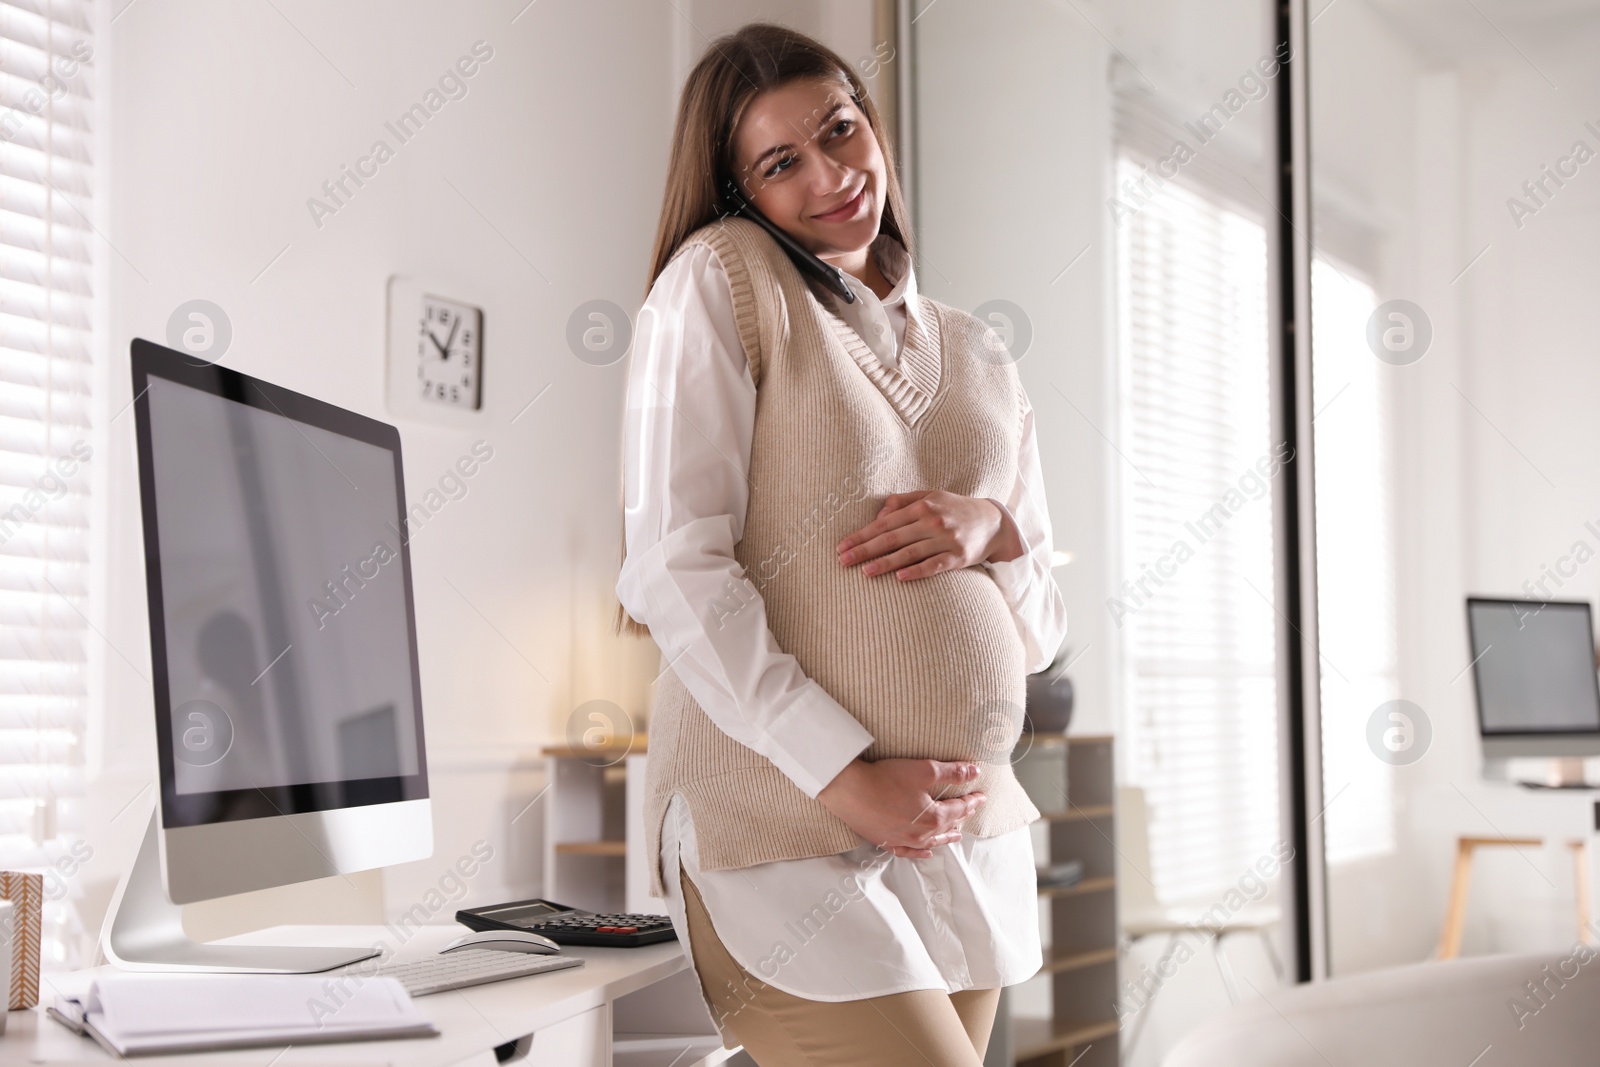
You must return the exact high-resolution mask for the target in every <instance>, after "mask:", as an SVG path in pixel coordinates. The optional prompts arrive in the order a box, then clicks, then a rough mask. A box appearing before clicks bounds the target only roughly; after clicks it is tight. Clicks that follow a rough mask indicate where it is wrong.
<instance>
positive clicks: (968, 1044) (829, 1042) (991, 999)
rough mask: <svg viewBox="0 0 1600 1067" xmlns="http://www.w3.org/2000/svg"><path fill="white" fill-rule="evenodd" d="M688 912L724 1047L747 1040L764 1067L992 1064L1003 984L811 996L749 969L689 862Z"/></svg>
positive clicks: (684, 877) (685, 882) (683, 880)
mask: <svg viewBox="0 0 1600 1067" xmlns="http://www.w3.org/2000/svg"><path fill="white" fill-rule="evenodd" d="M678 874H679V879H680V884H681V885H682V886H683V903H684V911H685V912H686V913H687V916H688V921H689V940H690V947H691V950H692V956H691V958H692V959H693V960H694V964H695V970H696V972H697V973H698V974H699V977H700V988H701V990H702V991H704V993H705V996H706V1001H707V1002H708V1003H710V1005H711V1007H712V1011H713V1014H714V1015H715V1016H717V1019H716V1021H717V1025H718V1027H719V1029H720V1030H721V1031H722V1035H723V1039H724V1047H725V1048H732V1047H733V1046H734V1043H735V1042H737V1043H738V1044H742V1045H743V1046H744V1048H745V1051H746V1052H748V1053H749V1054H750V1055H751V1057H752V1058H754V1059H755V1061H756V1062H757V1063H758V1064H760V1065H761V1067H857V1065H861V1067H886V1065H897V1064H908V1065H916V1067H982V1064H983V1053H984V1050H985V1049H987V1048H988V1046H989V1031H990V1029H991V1028H992V1027H993V1026H994V1016H995V1008H996V1007H997V1006H998V1004H999V1001H1000V990H998V989H965V990H962V991H961V992H959V993H946V992H945V991H943V990H941V989H913V990H911V991H910V992H907V993H891V994H889V995H887V996H882V997H868V998H866V999H863V1000H843V1001H821V1000H806V999H805V998H803V997H797V996H795V995H793V994H792V993H786V992H784V991H783V990H781V989H778V988H776V987H775V986H770V985H768V984H767V983H765V982H763V981H762V980H761V979H759V978H757V977H756V976H755V975H753V974H751V973H750V972H749V971H747V970H745V969H744V968H743V967H741V966H740V965H739V961H738V960H735V959H734V958H733V956H732V955H731V954H729V952H728V950H727V948H726V947H725V946H724V945H723V944H722V940H721V939H720V938H719V937H718V936H717V932H716V930H714V929H712V926H711V916H710V915H709V914H707V912H706V906H705V902H704V901H702V900H701V899H700V891H699V890H698V889H696V888H695V884H694V882H693V881H692V880H691V879H690V878H689V876H688V874H686V873H685V872H684V870H683V868H682V867H679V868H678Z"/></svg>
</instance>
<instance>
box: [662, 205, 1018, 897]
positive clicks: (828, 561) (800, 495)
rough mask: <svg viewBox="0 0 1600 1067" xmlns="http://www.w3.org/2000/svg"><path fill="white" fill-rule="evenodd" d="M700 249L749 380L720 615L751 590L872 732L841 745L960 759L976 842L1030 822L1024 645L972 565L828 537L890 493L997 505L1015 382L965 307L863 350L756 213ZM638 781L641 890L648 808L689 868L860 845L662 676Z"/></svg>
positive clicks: (709, 614) (1011, 473)
mask: <svg viewBox="0 0 1600 1067" xmlns="http://www.w3.org/2000/svg"><path fill="white" fill-rule="evenodd" d="M699 243H705V244H708V245H710V246H711V248H712V249H713V250H715V252H716V254H717V258H718V259H719V260H720V261H721V263H722V266H723V268H724V270H725V271H726V273H727V276H728V282H729V286H730V288H731V291H732V296H733V311H734V317H735V319H736V320H737V324H738V330H739V337H740V340H741V342H742V343H743V346H744V350H745V357H746V359H747V360H748V361H749V366H750V371H751V377H752V379H753V380H754V381H755V383H756V387H757V389H756V415H755V426H754V437H753V440H752V443H751V448H750V490H749V493H750V495H749V502H748V508H747V510H746V513H745V521H744V533H743V536H742V537H741V539H740V541H739V543H738V544H737V545H735V546H734V556H735V558H736V559H737V560H738V562H739V564H740V566H741V568H742V570H743V577H742V580H741V581H739V582H730V583H729V585H730V588H729V589H727V591H726V595H725V596H724V597H722V598H721V600H719V601H718V602H716V603H710V604H705V605H698V607H700V609H701V610H702V612H703V617H704V618H705V621H706V623H707V624H708V625H710V626H718V625H724V624H725V623H726V620H727V619H728V618H729V617H731V616H732V615H735V614H737V613H738V612H739V611H740V610H742V609H744V608H745V607H746V606H747V605H748V604H749V603H750V601H751V600H752V599H753V597H752V593H753V592H754V593H759V594H760V598H761V600H762V601H763V602H764V604H765V606H766V613H767V622H768V625H769V627H770V628H771V630H772V634H773V637H774V638H775V639H776V641H777V644H778V647H779V648H780V649H782V650H783V651H784V652H786V653H789V654H790V655H792V656H794V658H795V660H796V661H797V662H798V663H799V665H800V667H801V669H802V670H804V671H805V672H806V675H807V676H808V677H810V678H811V679H813V680H815V681H816V682H817V683H819V684H820V685H821V686H822V688H823V690H824V691H826V692H827V693H828V694H829V695H830V696H832V697H833V698H834V699H835V700H837V701H838V702H839V703H840V704H841V705H843V706H844V708H845V709H847V710H848V711H850V712H851V714H853V715H854V716H855V717H856V718H857V719H858V720H860V722H861V723H862V725H863V726H864V727H865V728H866V729H867V730H868V731H869V732H870V733H871V734H872V736H873V738H874V740H873V742H872V744H871V745H869V746H868V747H867V748H866V750H865V751H863V752H862V753H861V755H862V758H864V759H867V760H878V759H884V758H888V757H896V756H904V757H913V758H922V759H937V760H968V761H973V762H976V763H977V764H978V766H979V768H980V773H979V775H978V777H977V778H976V779H974V780H973V781H971V782H969V783H965V784H964V785H963V786H957V787H954V788H953V789H951V790H950V792H948V793H947V794H945V795H946V796H959V795H962V794H964V793H966V792H967V791H969V790H982V791H983V792H984V793H986V794H987V796H988V800H987V801H986V803H984V804H983V805H982V806H980V807H979V808H978V810H977V812H976V813H974V814H973V815H971V816H969V817H968V818H967V820H966V821H965V822H964V823H963V824H962V825H961V830H962V832H963V833H964V834H971V835H973V836H976V837H992V836H996V835H999V834H1003V833H1007V832H1009V831H1012V830H1015V829H1017V828H1018V827H1021V826H1025V825H1027V824H1028V823H1031V822H1033V821H1034V820H1035V819H1038V818H1040V813H1039V809H1038V808H1036V807H1035V806H1034V805H1033V803H1032V802H1031V801H1030V800H1029V798H1028V796H1027V794H1026V793H1025V792H1024V791H1023V789H1022V787H1021V785H1020V784H1019V783H1018V782H1017V779H1016V776H1015V774H1014V773H1013V771H1012V766H1011V755H1012V750H1013V747H1014V746H1015V744H1016V742H1017V740H1018V738H1019V736H1020V735H1021V732H1022V721H1023V715H1022V712H1023V702H1024V699H1025V692H1026V689H1025V675H1026V668H1025V651H1024V648H1023V645H1022V639H1021V637H1020V635H1019V634H1018V633H1017V629H1016V624H1015V622H1014V620H1013V617H1012V615H1011V610H1010V608H1009V606H1008V605H1007V603H1006V601H1005V598H1004V597H1003V596H1002V595H1001V592H1000V588H999V586H997V585H996V584H995V582H994V580H993V579H992V578H991V577H990V576H989V574H988V572H987V571H985V570H984V569H983V568H982V567H981V566H978V565H973V566H970V567H966V568H963V569H960V570H954V571H944V572H942V573H939V574H935V575H932V576H930V577H925V578H917V579H912V580H909V581H902V580H900V579H899V578H896V577H895V576H894V574H893V573H884V574H877V575H871V576H868V575H863V574H862V573H861V565H860V564H856V565H854V566H850V567H846V566H843V565H841V564H840V563H839V561H838V553H837V552H836V551H835V546H836V545H837V544H838V543H839V541H840V540H842V539H843V538H844V536H845V535H846V534H848V533H850V532H852V531H854V530H857V529H859V528H861V527H862V526H865V525H866V524H867V523H869V522H871V521H872V519H873V518H874V517H876V515H877V513H878V511H879V509H880V508H882V507H883V503H884V500H885V498H886V497H888V496H889V495H890V494H892V493H904V492H913V491H916V490H922V489H944V490H947V491H949V492H952V493H959V494H962V495H964V496H975V497H994V498H996V499H1000V500H1004V499H1006V498H1007V497H1008V496H1009V494H1010V492H1011V489H1012V487H1013V485H1014V483H1015V480H1016V476H1017V452H1018V449H1019V448H1020V445H1021V435H1022V412H1023V408H1022V399H1023V393H1022V387H1021V384H1020V380H1019V379H1018V377H1017V373H1016V368H1015V367H1014V366H1012V365H1011V363H1010V361H1009V360H1006V359H999V358H996V357H995V354H994V350H993V349H992V348H991V347H990V346H991V345H992V344H993V337H992V335H990V334H988V332H987V330H986V327H985V326H984V324H983V323H982V322H980V321H979V320H978V319H976V318H974V317H973V316H971V315H969V314H967V313H966V312H964V311H960V310H958V309H956V308H952V307H949V306H947V305H945V304H942V303H939V302H938V301H936V300H932V299H929V298H927V297H919V300H920V309H921V311H922V313H923V320H924V322H925V323H926V324H927V325H926V330H924V329H922V328H920V327H919V326H918V325H917V323H916V320H915V319H912V318H910V317H909V316H908V318H907V322H906V339H905V344H904V346H903V349H902V352H901V356H900V367H899V369H898V370H896V369H895V368H892V367H888V366H886V365H884V364H883V363H881V362H879V360H878V359H877V357H876V356H875V355H874V354H873V352H872V350H871V349H870V348H869V347H868V346H867V345H866V344H865V342H863V341H862V340H861V338H860V337H859V336H857V334H856V333H855V331H854V330H853V329H852V328H851V327H850V325H849V324H848V323H846V322H845V321H844V320H843V319H842V318H840V317H839V316H838V315H837V314H835V313H834V312H833V310H832V309H831V308H830V307H828V306H826V305H825V304H824V303H823V302H822V301H821V300H819V299H818V297H817V296H816V294H815V293H813V291H812V290H811V288H810V287H809V285H808V284H807V282H806V281H805V279H804V277H803V276H802V275H801V274H800V272H799V271H798V270H797V269H796V268H795V266H794V264H793V263H792V262H791V261H790V260H789V258H788V256H787V255H786V254H785V253H784V252H783V250H782V249H781V248H779V247H778V245H777V243H776V242H775V241H773V239H772V238H771V237H770V236H769V235H768V234H767V233H766V232H765V231H764V230H762V229H761V228H760V227H759V226H757V225H756V224H755V223H753V222H750V221H749V220H746V219H740V218H737V217H730V218H725V219H721V220H718V221H716V222H713V223H710V224H708V225H706V226H704V227H702V228H700V229H699V230H697V231H695V232H694V233H693V234H691V235H690V236H689V237H688V238H687V239H686V240H685V241H684V243H683V245H682V246H680V248H679V249H678V251H677V252H676V253H675V255H681V254H683V252H684V250H686V249H688V248H689V247H691V246H693V245H695V244H699ZM649 733H650V755H649V758H648V760H647V761H646V767H647V770H646V775H645V810H644V819H645V850H646V851H645V855H646V856H647V857H648V858H649V863H650V880H651V887H650V893H651V895H652V896H657V897H661V896H665V887H664V885H663V881H662V879H663V874H662V870H661V863H660V841H661V826H662V821H663V819H664V818H665V815H666V809H667V804H668V802H669V801H670V799H671V798H672V795H673V794H674V793H680V794H682V795H683V797H684V799H685V800H686V802H687V803H688V805H689V810H690V814H691V817H692V819H693V821H694V827H695V836H696V839H697V841H698V854H697V860H698V863H699V865H700V867H701V868H702V869H705V870H730V869H734V868H739V867H748V866H751V865H753V864H757V863H765V862H768V861H771V860H781V859H799V858H804V857H810V856H825V855H830V854H834V853H839V852H844V851H846V850H848V849H852V848H855V847H856V846H858V845H860V844H862V841H863V839H862V838H861V837H860V836H859V835H857V834H856V833H855V832H854V831H853V830H851V829H850V828H849V827H848V826H847V825H845V823H844V822H842V821H841V820H840V819H839V818H837V817H836V816H835V815H834V814H833V813H832V812H830V811H828V809H827V808H826V807H824V806H823V805H822V803H821V802H820V801H818V800H815V799H813V798H811V797H808V796H806V794H805V793H804V792H803V791H801V789H800V788H799V787H798V786H796V785H795V784H794V783H793V782H792V781H791V780H790V779H789V778H788V777H787V776H786V775H784V774H783V772H782V771H780V770H779V769H778V767H777V766H776V765H775V764H774V763H773V762H772V761H771V760H768V759H767V758H766V757H765V756H762V755H760V754H759V753H757V752H756V751H755V750H754V749H751V748H749V747H747V746H745V745H743V744H741V743H740V742H738V741H735V740H734V739H733V738H731V737H729V736H728V735H727V734H726V733H724V732H723V731H722V730H721V729H720V728H719V727H718V726H717V725H716V724H715V723H714V722H712V721H711V719H710V718H709V717H708V716H707V715H706V713H705V712H704V711H703V710H702V709H701V707H700V705H699V704H698V703H697V702H696V701H695V699H694V698H693V697H692V696H691V695H690V694H689V692H688V690H687V689H686V688H685V687H684V685H683V683H682V682H681V681H680V680H679V679H678V676H677V674H676V673H675V672H674V671H672V670H670V669H669V670H667V671H666V672H665V673H664V674H663V675H662V676H661V679H660V681H659V682H658V683H657V685H656V689H655V697H654V701H653V704H652V707H651V713H650V721H649Z"/></svg>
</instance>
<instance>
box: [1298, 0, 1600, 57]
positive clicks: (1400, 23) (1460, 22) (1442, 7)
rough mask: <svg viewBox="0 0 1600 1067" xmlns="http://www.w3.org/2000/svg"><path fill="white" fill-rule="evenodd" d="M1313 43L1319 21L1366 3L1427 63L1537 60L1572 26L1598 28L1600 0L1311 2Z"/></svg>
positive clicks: (1352, 0) (1573, 28)
mask: <svg viewBox="0 0 1600 1067" xmlns="http://www.w3.org/2000/svg"><path fill="white" fill-rule="evenodd" d="M1308 2H1309V4H1310V10H1311V17H1312V26H1311V29H1312V44H1313V46H1315V43H1316V29H1317V23H1318V22H1319V21H1321V19H1323V18H1324V17H1326V18H1337V17H1338V14H1339V5H1340V4H1347V3H1365V4H1367V5H1368V6H1369V7H1371V8H1372V9H1373V10H1375V11H1377V12H1378V13H1379V14H1381V15H1382V16H1383V17H1384V18H1386V19H1388V20H1389V22H1390V23H1391V24H1393V25H1394V27H1395V28H1396V29H1397V30H1398V31H1399V32H1400V33H1401V34H1402V35H1403V36H1404V37H1405V38H1406V39H1407V40H1408V41H1410V42H1411V44H1412V45H1413V47H1415V48H1416V50H1417V54H1418V55H1420V56H1422V57H1423V58H1424V60H1426V61H1427V62H1430V63H1433V64H1437V65H1442V66H1455V65H1458V64H1461V63H1468V62H1470V63H1483V62H1494V61H1496V60H1503V59H1517V58H1518V55H1517V54H1518V52H1522V53H1524V54H1525V55H1527V56H1528V57H1529V58H1531V59H1532V60H1533V61H1534V62H1537V59H1538V57H1537V55H1536V53H1537V52H1538V51H1539V50H1540V49H1541V48H1542V47H1544V46H1547V45H1550V44H1553V43H1557V42H1559V41H1561V40H1563V39H1565V38H1567V37H1568V36H1569V35H1570V34H1571V33H1572V32H1573V31H1574V30H1576V29H1580V28H1594V27H1596V26H1600V0H1308Z"/></svg>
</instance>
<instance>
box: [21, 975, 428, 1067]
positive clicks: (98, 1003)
mask: <svg viewBox="0 0 1600 1067" xmlns="http://www.w3.org/2000/svg"><path fill="white" fill-rule="evenodd" d="M51 1014H52V1015H55V1016H57V1017H59V1018H60V1021H62V1022H64V1023H66V1024H67V1025H68V1026H71V1027H73V1028H74V1029H78V1030H80V1031H81V1032H84V1033H87V1034H89V1035H91V1036H93V1037H94V1038H95V1039H96V1040H97V1041H99V1042H100V1043H101V1044H102V1045H104V1046H105V1047H106V1048H107V1050H109V1051H111V1052H113V1053H115V1054H117V1055H119V1056H139V1055H146V1054H153V1053H163V1052H191V1051H199V1050H203V1049H224V1048H246V1047H251V1046H259V1045H302V1044H308V1043H311V1042H317V1041H355V1040H373V1039H388V1038H400V1037H427V1036H432V1035H435V1034H437V1033H438V1032H439V1031H438V1030H437V1029H436V1028H435V1027H434V1025H433V1023H431V1022H429V1021H428V1020H427V1019H426V1018H424V1017H423V1015H422V1014H421V1012H419V1011H418V1010H417V1006H416V1005H415V1004H414V1003H412V1000H411V996H410V994H408V993H407V992H406V991H405V987H404V986H402V985H401V984H400V983H399V981H397V980H396V979H394V978H382V977H371V978H363V977H359V976H355V975H344V974H331V975H321V974H306V975H301V974H296V975H275V974H273V975H258V974H111V975H105V976H102V977H100V978H97V979H95V982H94V984H93V985H92V986H90V988H89V993H88V995H87V996H85V997H82V998H76V997H66V998H62V999H61V1000H60V1001H58V1002H57V1004H56V1007H55V1010H54V1011H53V1012H52V1013H51Z"/></svg>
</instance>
